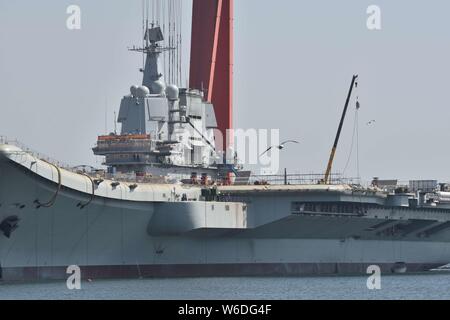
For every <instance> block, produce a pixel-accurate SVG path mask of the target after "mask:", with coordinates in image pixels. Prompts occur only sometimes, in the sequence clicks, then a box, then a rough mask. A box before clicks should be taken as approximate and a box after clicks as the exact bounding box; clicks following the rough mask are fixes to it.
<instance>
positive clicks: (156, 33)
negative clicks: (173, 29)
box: [144, 27, 164, 43]
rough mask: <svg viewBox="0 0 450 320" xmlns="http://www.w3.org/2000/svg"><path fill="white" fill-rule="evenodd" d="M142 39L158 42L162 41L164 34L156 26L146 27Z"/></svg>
mask: <svg viewBox="0 0 450 320" xmlns="http://www.w3.org/2000/svg"><path fill="white" fill-rule="evenodd" d="M144 39H145V40H148V41H150V42H152V43H154V42H160V41H164V35H163V33H162V31H161V28H160V27H156V28H151V29H147V32H146V33H145V37H144Z"/></svg>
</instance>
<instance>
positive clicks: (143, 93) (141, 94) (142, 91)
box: [136, 86, 150, 98]
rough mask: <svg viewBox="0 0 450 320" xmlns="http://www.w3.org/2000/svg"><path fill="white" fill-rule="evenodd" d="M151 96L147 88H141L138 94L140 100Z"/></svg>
mask: <svg viewBox="0 0 450 320" xmlns="http://www.w3.org/2000/svg"><path fill="white" fill-rule="evenodd" d="M149 94H150V90H149V89H148V88H147V87H146V86H140V87H139V88H138V89H137V92H136V95H137V96H138V97H140V98H145V97H146V96H148V95H149Z"/></svg>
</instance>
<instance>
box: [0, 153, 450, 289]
mask: <svg viewBox="0 0 450 320" xmlns="http://www.w3.org/2000/svg"><path fill="white" fill-rule="evenodd" d="M1 154H2V155H1V159H2V160H1V161H0V177H1V179H0V204H1V206H0V218H1V221H0V222H1V223H2V228H1V229H2V232H0V263H1V267H2V268H1V270H2V279H4V280H39V279H62V278H65V277H66V276H67V275H66V269H67V267H68V266H70V265H78V266H80V267H81V269H82V275H83V278H85V279H89V278H91V279H95V278H105V277H106V278H111V277H120V278H127V277H133V278H138V277H168V276H249V275H251V276H259V275H260V276H265V275H306V274H337V273H344V274H357V273H364V272H365V271H366V268H367V266H369V265H373V264H376V265H379V266H380V267H381V268H382V270H383V271H384V272H392V271H395V268H398V267H401V268H406V270H407V271H409V272H415V271H424V270H429V269H432V268H435V267H438V266H441V265H444V264H447V263H448V262H449V261H450V246H449V242H450V225H449V224H450V213H449V212H448V210H445V209H442V210H430V209H421V208H417V209H413V208H408V207H404V206H400V205H401V203H392V206H387V205H386V201H391V200H388V199H387V196H386V195H385V194H376V193H373V194H369V193H367V191H357V190H353V189H352V188H350V187H346V186H298V187H294V186H284V187H276V186H260V187H256V186H255V187H254V186H248V187H237V186H230V187H223V188H220V189H219V193H220V194H221V196H220V198H219V199H216V200H218V201H204V200H205V199H203V198H201V189H200V188H198V187H183V186H179V185H165V186H164V185H146V184H142V185H138V186H135V185H130V184H126V183H119V184H118V185H116V184H114V182H112V181H102V182H101V183H100V184H99V185H97V183H98V182H99V181H95V182H94V184H93V183H92V182H93V180H92V178H88V177H87V176H83V175H79V174H75V173H72V172H68V171H65V170H63V169H56V168H57V167H55V166H53V165H51V164H48V163H46V162H43V161H41V160H39V159H36V158H34V157H32V156H31V155H29V154H28V153H25V152H23V151H21V150H20V149H17V148H15V147H11V146H2V152H1ZM113 185H114V186H113ZM93 186H94V189H93ZM93 190H94V192H93ZM182 195H186V197H185V200H187V201H181V199H182ZM314 203H315V204H316V206H313V205H312V204H314ZM323 203H329V204H333V205H338V204H339V203H340V204H342V206H340V207H334V209H333V207H330V208H329V210H325V206H324V207H323V210H322V207H321V205H322V204H323ZM357 204H360V205H359V206H358V205H357ZM336 208H339V209H336ZM337 211H339V212H337ZM8 226H9V227H10V228H8Z"/></svg>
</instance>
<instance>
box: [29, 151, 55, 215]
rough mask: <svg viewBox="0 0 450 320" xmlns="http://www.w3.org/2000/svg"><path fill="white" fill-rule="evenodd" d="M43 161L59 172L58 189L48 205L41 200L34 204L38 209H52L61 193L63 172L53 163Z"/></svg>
mask: <svg viewBox="0 0 450 320" xmlns="http://www.w3.org/2000/svg"><path fill="white" fill-rule="evenodd" d="M41 161H43V162H45V163H47V164H48V165H50V166H52V167H54V168H56V171H57V172H58V188H57V189H56V192H55V194H54V195H53V197H52V198H51V199H50V200H49V201H48V202H46V203H41V202H40V201H39V200H35V201H34V203H35V204H36V205H37V207H36V208H37V209H39V208H41V207H44V208H50V207H52V206H53V205H54V204H55V202H56V198H57V197H58V194H59V192H60V191H61V186H62V179H61V170H60V169H59V167H58V166H56V165H54V164H53V163H50V162H48V161H45V160H42V159H41Z"/></svg>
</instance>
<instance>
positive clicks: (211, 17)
mask: <svg viewBox="0 0 450 320" xmlns="http://www.w3.org/2000/svg"><path fill="white" fill-rule="evenodd" d="M193 2H194V7H193V17H192V44H191V68H190V87H191V88H193V89H203V90H204V91H205V93H206V99H207V100H208V101H209V102H211V103H213V104H214V108H215V112H216V116H217V122H218V126H219V130H220V131H221V132H222V134H223V135H224V137H226V135H225V134H226V132H227V130H228V129H232V128H233V17H234V14H233V10H234V6H233V2H234V0H193Z"/></svg>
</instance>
